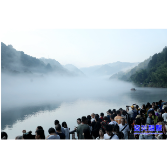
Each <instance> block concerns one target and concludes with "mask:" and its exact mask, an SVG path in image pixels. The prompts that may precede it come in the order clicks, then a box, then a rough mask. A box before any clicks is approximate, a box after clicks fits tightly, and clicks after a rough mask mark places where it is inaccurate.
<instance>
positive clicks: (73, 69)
mask: <svg viewBox="0 0 167 167" xmlns="http://www.w3.org/2000/svg"><path fill="white" fill-rule="evenodd" d="M64 68H66V69H67V70H68V71H70V72H72V73H73V74H75V75H77V76H85V74H84V73H83V72H82V71H81V70H79V69H78V68H77V67H75V66H74V65H72V64H66V65H64Z"/></svg>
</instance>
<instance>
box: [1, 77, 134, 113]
mask: <svg viewBox="0 0 167 167" xmlns="http://www.w3.org/2000/svg"><path fill="white" fill-rule="evenodd" d="M132 87H133V84H130V83H126V82H123V81H118V80H109V79H108V77H103V78H102V77H97V78H96V77H89V78H79V77H75V78H74V77H72V78H70V77H68V78H67V77H58V76H56V77H54V76H45V77H38V78H31V77H24V76H21V77H19V76H8V75H5V74H2V75H1V109H2V112H3V111H5V110H7V109H12V108H13V107H24V106H28V105H30V106H33V105H37V104H39V105H40V104H47V103H55V102H62V101H73V100H75V99H100V100H103V99H105V98H107V97H110V98H111V97H113V98H114V96H115V95H119V94H122V93H123V92H129V91H130V89H131V88H132Z"/></svg>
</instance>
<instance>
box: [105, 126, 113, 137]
mask: <svg viewBox="0 0 167 167" xmlns="http://www.w3.org/2000/svg"><path fill="white" fill-rule="evenodd" d="M112 131H113V125H106V133H107V134H108V135H109V136H111V134H112Z"/></svg>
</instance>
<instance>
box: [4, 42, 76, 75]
mask: <svg viewBox="0 0 167 167" xmlns="http://www.w3.org/2000/svg"><path fill="white" fill-rule="evenodd" d="M1 72H3V73H12V74H34V73H39V74H46V73H50V72H52V73H54V74H60V75H68V76H73V74H72V73H71V72H69V71H68V70H67V69H65V68H63V66H62V65H61V64H60V63H59V62H58V61H56V60H52V59H37V58H36V57H32V56H29V55H27V54H25V53H24V52H23V51H17V50H16V49H14V48H13V46H12V45H8V46H7V45H5V44H4V43H2V42H1Z"/></svg>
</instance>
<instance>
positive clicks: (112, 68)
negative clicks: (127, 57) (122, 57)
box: [80, 61, 138, 76]
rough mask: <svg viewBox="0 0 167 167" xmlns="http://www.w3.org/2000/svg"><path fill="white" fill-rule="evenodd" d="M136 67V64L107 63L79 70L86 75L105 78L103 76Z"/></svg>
mask: <svg viewBox="0 0 167 167" xmlns="http://www.w3.org/2000/svg"><path fill="white" fill-rule="evenodd" d="M136 65H138V63H128V62H119V61H117V62H114V63H108V64H104V65H97V66H92V67H87V68H86V67H85V68H81V69H80V70H81V71H83V72H84V73H85V74H87V75H96V76H105V75H113V74H114V73H117V72H119V71H122V70H127V69H130V68H133V67H134V66H136Z"/></svg>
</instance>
